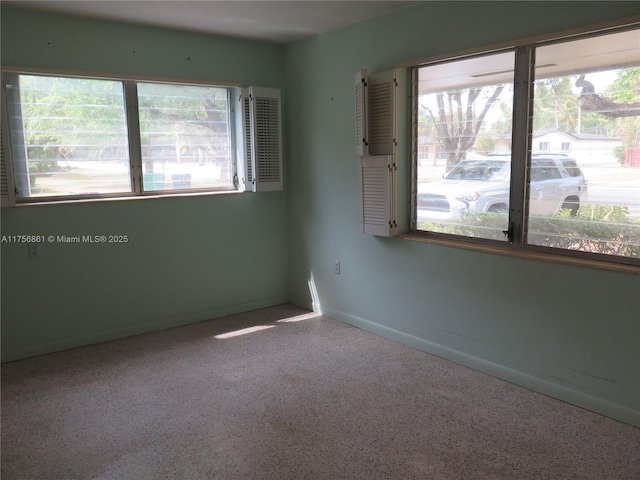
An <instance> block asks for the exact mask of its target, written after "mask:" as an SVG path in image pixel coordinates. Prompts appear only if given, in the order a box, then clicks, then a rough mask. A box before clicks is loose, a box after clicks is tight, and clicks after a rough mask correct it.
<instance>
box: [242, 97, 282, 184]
mask: <svg viewBox="0 0 640 480" xmlns="http://www.w3.org/2000/svg"><path fill="white" fill-rule="evenodd" d="M249 92H250V96H251V129H250V130H251V152H252V158H253V164H252V174H253V177H254V178H255V182H254V191H255V192H271V191H277V190H282V188H283V180H282V177H283V171H282V127H281V124H282V122H281V118H282V113H281V105H280V103H281V102H280V90H278V89H274V88H262V87H250V89H249Z"/></svg>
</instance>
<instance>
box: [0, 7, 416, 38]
mask: <svg viewBox="0 0 640 480" xmlns="http://www.w3.org/2000/svg"><path fill="white" fill-rule="evenodd" d="M2 3H3V4H5V5H17V6H20V7H24V8H32V9H38V10H47V11H55V12H64V13H70V14H74V15H82V16H86V17H96V18H105V19H110V20H118V21H125V22H131V23H137V24H146V25H155V26H161V27H169V28H175V29H181V30H192V31H198V32H206V33H215V34H221V35H227V36H234V37H242V38H251V39H257V40H264V41H269V42H277V43H287V42H292V41H296V40H299V39H302V38H305V37H309V36H312V35H317V34H319V33H323V32H326V31H329V30H333V29H336V28H340V27H343V26H346V25H351V24H353V23H357V22H361V21H364V20H367V19H369V18H373V17H376V16H379V15H384V14H386V13H389V12H392V11H395V10H398V9H400V8H404V7H406V6H409V5H413V4H415V3H417V2H415V1H403V0H391V1H366V0H362V1H336V0H334V1H303V0H295V1H294V0H289V1H269V0H257V1H256V0H253V1H245V0H234V1H211V0H182V1H179V0H178V1H175V0H174V1H169V0H167V1H158V0H134V1H131V0H106V1H105V0H102V1H92V0H75V1H69V0H67V1H56V0H45V1H30V0H2Z"/></svg>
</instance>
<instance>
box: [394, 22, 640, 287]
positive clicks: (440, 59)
mask: <svg viewBox="0 0 640 480" xmlns="http://www.w3.org/2000/svg"><path fill="white" fill-rule="evenodd" d="M639 28H640V17H633V18H630V19H621V20H618V21H614V22H608V23H605V24H600V25H596V26H588V27H584V28H581V29H574V30H571V31H566V32H561V33H555V34H550V35H544V36H538V37H530V38H525V39H521V40H516V41H513V42H504V43H502V44H495V45H489V46H486V47H479V48H474V49H471V50H467V51H462V52H454V53H451V54H443V55H438V56H435V57H431V58H426V59H421V60H418V61H413V62H405V63H403V64H398V65H396V68H398V67H409V68H411V69H412V79H413V80H412V95H411V103H412V105H411V112H412V118H411V122H412V134H411V144H412V148H411V151H412V155H411V164H410V167H411V168H410V170H411V175H410V178H411V180H410V183H411V184H410V191H411V195H410V197H411V198H410V203H411V208H410V212H411V214H410V215H411V217H410V219H409V220H410V229H409V232H408V233H407V234H404V235H401V237H402V238H405V239H410V240H416V241H420V242H423V243H432V244H438V245H442V246H447V247H454V248H463V249H469V250H475V251H482V252H487V253H495V254H501V255H508V256H514V257H521V258H529V259H538V260H545V261H551V262H556V263H564V264H572V265H581V266H591V267H596V268H603V269H608V270H616V271H624V272H627V273H636V274H638V273H640V259H637V258H631V257H621V256H614V255H606V254H600V253H592V252H583V251H578V250H569V249H561V248H554V247H545V246H540V245H533V244H528V243H527V228H528V226H527V223H528V208H529V201H528V198H529V192H528V190H529V188H530V179H529V175H530V173H529V172H530V169H531V158H532V150H533V149H532V145H533V142H534V139H533V135H532V126H533V120H532V113H533V93H534V92H533V90H534V89H533V85H534V81H535V68H536V65H535V52H536V49H537V48H539V47H543V46H547V45H553V44H559V43H565V42H570V41H574V40H581V39H585V38H593V37H597V36H602V35H607V34H614V33H619V32H624V31H630V30H637V29H639ZM509 50H511V51H515V56H516V59H515V66H514V82H513V86H514V100H513V103H514V104H513V123H512V148H511V152H512V153H511V155H512V162H511V177H510V178H511V180H510V181H511V184H510V196H509V200H510V203H509V205H510V207H509V223H508V225H509V226H508V233H507V234H508V241H507V242H503V241H498V240H492V239H483V238H475V237H466V236H462V235H456V234H449V233H439V232H430V231H424V230H418V229H417V205H416V202H417V187H418V181H417V179H418V168H419V162H418V160H417V148H416V147H417V138H416V134H417V133H416V132H417V127H416V126H417V123H418V115H417V112H418V70H419V69H420V68H421V67H425V66H431V65H437V64H442V63H449V62H454V61H457V60H463V59H467V58H473V57H481V56H484V55H488V54H493V53H499V52H502V51H509ZM517 159H520V161H518V160H517Z"/></svg>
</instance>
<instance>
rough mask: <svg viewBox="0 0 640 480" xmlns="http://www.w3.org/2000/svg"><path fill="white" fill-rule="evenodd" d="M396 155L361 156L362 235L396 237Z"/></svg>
mask: <svg viewBox="0 0 640 480" xmlns="http://www.w3.org/2000/svg"><path fill="white" fill-rule="evenodd" d="M394 169H395V164H394V159H393V155H370V156H364V157H360V194H361V198H362V210H361V212H362V233H365V234H367V235H378V236H382V237H391V236H394V235H395V234H396V227H397V225H396V221H395V202H394V199H393V197H394V195H395V191H394V185H393V184H394V178H395V175H394V173H393V172H394Z"/></svg>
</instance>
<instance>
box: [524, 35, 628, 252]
mask: <svg viewBox="0 0 640 480" xmlns="http://www.w3.org/2000/svg"><path fill="white" fill-rule="evenodd" d="M576 52H580V54H579V55H576ZM536 59H537V60H536V70H535V77H536V81H535V87H534V94H535V99H534V117H533V142H532V145H533V146H534V149H533V152H532V159H531V171H530V186H529V200H528V203H529V204H528V208H529V220H528V237H527V238H528V243H529V244H533V245H543V246H549V247H557V248H564V249H571V250H580V251H585V252H593V253H602V254H609V255H619V256H624V257H635V258H640V222H639V219H640V31H638V30H634V31H629V32H622V33H616V34H611V35H603V36H597V37H591V38H587V39H582V40H576V41H572V42H564V43H560V44H555V45H548V46H544V47H540V48H538V49H537V51H536ZM536 146H539V149H536V148H535V147H536Z"/></svg>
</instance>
